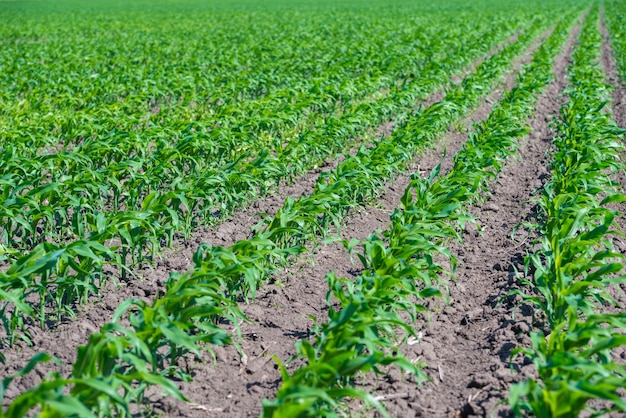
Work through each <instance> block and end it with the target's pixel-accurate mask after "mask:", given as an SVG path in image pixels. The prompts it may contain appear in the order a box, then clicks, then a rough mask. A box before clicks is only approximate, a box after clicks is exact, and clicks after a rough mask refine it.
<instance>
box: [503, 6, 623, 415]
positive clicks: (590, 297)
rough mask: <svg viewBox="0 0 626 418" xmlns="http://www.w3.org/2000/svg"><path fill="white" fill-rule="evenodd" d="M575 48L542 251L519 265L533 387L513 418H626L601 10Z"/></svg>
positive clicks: (543, 213) (519, 393)
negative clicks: (586, 417) (585, 416)
mask: <svg viewBox="0 0 626 418" xmlns="http://www.w3.org/2000/svg"><path fill="white" fill-rule="evenodd" d="M579 41H580V43H579V45H578V47H577V48H576V50H575V51H574V53H573V55H572V63H571V65H570V67H569V68H568V75H569V82H570V84H571V88H570V89H568V90H567V96H568V101H567V103H566V104H565V105H564V106H563V107H562V109H561V118H560V120H559V121H558V136H557V137H555V138H554V140H553V141H554V147H555V150H554V153H553V161H552V163H551V165H550V168H551V172H552V175H551V178H550V180H549V181H548V183H547V184H546V185H545V186H544V188H543V190H542V193H541V197H540V198H539V199H538V200H537V203H538V206H539V208H540V215H539V220H540V222H539V223H538V224H537V225H536V229H537V232H538V233H539V235H540V239H539V240H538V242H537V244H539V246H540V248H539V249H538V250H537V251H535V252H533V253H531V254H529V255H528V256H527V257H526V259H525V277H526V278H525V279H523V280H522V282H523V283H524V284H525V285H526V286H525V288H524V289H523V290H522V291H521V292H519V294H521V295H522V297H523V300H524V302H525V303H526V304H528V305H530V306H532V307H533V308H534V309H535V310H536V312H537V314H536V315H535V324H534V327H535V329H536V331H535V332H533V333H532V334H531V341H532V343H531V347H530V348H520V349H518V353H523V354H524V355H525V356H527V357H528V358H529V359H530V360H531V361H532V363H533V364H534V366H535V368H536V370H537V377H536V378H528V379H527V380H526V381H524V382H522V383H520V384H517V385H515V386H514V387H513V388H512V389H511V393H510V403H511V406H512V408H513V410H514V412H515V413H516V414H517V415H518V416H525V415H527V414H529V413H532V414H533V415H535V416H537V417H571V416H580V415H581V414H582V413H583V411H586V413H590V414H591V416H599V415H602V414H606V413H608V412H611V411H622V412H623V411H626V401H624V397H623V392H622V390H623V388H624V387H625V385H626V367H625V366H624V364H623V362H621V361H620V360H619V359H617V358H616V354H615V350H616V349H618V348H620V347H623V346H624V345H626V336H625V335H624V331H626V314H624V313H623V312H621V311H622V307H621V306H616V301H615V299H614V294H613V295H612V293H611V292H612V291H615V292H622V290H620V289H619V285H620V284H623V283H624V282H625V281H626V275H625V274H624V260H625V258H626V256H625V255H624V254H622V253H620V252H619V251H617V250H616V249H615V246H614V244H613V238H615V237H618V236H623V235H622V232H620V231H619V230H618V227H617V226H616V224H615V218H616V217H617V216H622V214H621V213H619V212H618V211H617V210H616V209H614V208H615V204H616V203H620V202H624V201H626V196H624V194H623V191H622V189H621V187H620V185H619V184H618V183H616V182H615V181H614V180H612V177H613V176H615V174H616V173H617V172H618V171H623V170H624V168H625V167H624V164H623V163H621V162H620V154H623V152H624V151H625V149H624V146H623V145H622V143H621V141H622V140H623V135H624V133H625V131H624V130H621V129H619V128H618V127H617V126H616V125H615V123H614V122H613V121H611V116H610V114H608V113H607V112H606V111H605V109H604V107H605V105H606V104H607V102H608V101H609V100H610V94H609V86H607V85H606V84H605V83H604V79H605V75H604V73H603V71H602V69H601V68H600V67H599V66H598V65H597V63H598V61H599V56H600V55H599V54H600V48H601V36H600V33H599V30H598V7H597V5H596V6H594V8H593V10H592V11H591V12H590V13H589V15H588V17H587V19H586V21H585V23H584V25H583V28H582V32H581V34H580V38H579ZM611 307H616V308H617V311H613V312H618V313H612V310H611ZM592 400H600V401H602V402H599V403H593V402H591V403H590V401H592Z"/></svg>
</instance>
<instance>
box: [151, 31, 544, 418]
mask: <svg viewBox="0 0 626 418" xmlns="http://www.w3.org/2000/svg"><path fill="white" fill-rule="evenodd" d="M549 33H550V32H549V31H548V32H546V33H545V34H544V35H542V37H541V38H540V39H538V40H537V42H535V44H534V45H533V46H532V47H531V48H529V50H528V51H527V53H526V54H524V56H523V57H522V58H520V59H518V60H516V62H515V64H514V71H512V72H511V73H509V74H508V75H507V76H506V77H505V80H503V82H502V83H501V85H500V86H499V87H498V88H497V89H494V91H493V92H492V94H491V95H490V96H489V97H487V98H486V99H485V100H484V101H483V102H482V104H481V105H480V106H479V107H478V108H477V109H476V110H475V111H474V112H473V114H472V115H471V116H470V117H468V118H467V119H466V120H465V123H464V128H463V129H462V131H463V132H458V131H452V132H451V133H450V134H449V135H447V136H446V137H445V138H444V140H443V141H442V142H441V143H439V144H438V145H437V147H436V148H434V149H433V150H431V151H430V152H427V153H425V154H423V155H422V156H420V157H418V158H417V159H416V160H415V161H414V163H413V165H412V167H411V169H412V170H409V171H417V172H420V173H421V174H423V175H427V174H428V172H430V170H431V169H432V168H433V167H434V166H435V165H437V164H439V163H442V170H443V171H444V172H445V171H447V170H449V169H450V168H451V165H452V155H453V154H454V153H455V152H456V151H458V150H459V149H460V148H461V146H462V144H463V142H464V141H465V140H466V138H467V133H466V132H465V129H467V127H468V125H469V124H471V123H472V122H478V121H480V120H483V119H485V118H486V117H487V115H488V114H489V113H490V112H491V108H492V105H493V103H495V102H496V101H497V100H498V99H499V97H500V95H501V94H502V92H503V91H504V90H506V89H509V88H511V87H512V86H513V85H514V80H515V75H516V72H517V70H519V68H520V66H521V65H522V64H525V63H527V62H529V60H530V58H531V55H532V52H534V50H535V49H536V48H537V47H538V45H539V42H540V40H541V39H544V38H545V37H546V36H547V35H548V34H549ZM444 149H445V150H446V155H447V156H446V158H443V157H442V154H443V151H444ZM534 163H536V161H534ZM409 181H410V176H409V175H401V176H399V177H398V178H397V179H396V180H395V181H394V182H393V184H391V185H390V186H389V187H388V188H387V189H386V190H385V192H384V194H383V195H382V196H381V198H380V199H379V200H378V201H377V202H376V204H375V205H373V206H369V207H367V208H366V209H364V210H362V211H360V212H359V213H356V214H353V215H352V216H349V217H348V218H347V219H346V225H345V226H344V228H343V229H342V231H341V235H342V237H343V238H344V239H348V240H349V239H351V238H359V239H363V238H365V237H367V235H368V234H370V233H371V232H372V231H374V230H375V229H377V228H384V227H385V226H386V225H387V224H388V222H389V214H390V213H391V212H392V211H393V209H394V208H396V207H397V206H398V204H399V202H400V198H401V196H402V194H403V192H404V190H405V188H406V187H407V185H408V183H409ZM355 268H356V267H355V266H353V264H352V263H351V260H350V257H349V255H348V254H347V252H346V250H345V249H344V248H343V247H342V245H341V244H339V243H334V244H329V245H325V246H322V247H321V248H319V249H318V250H317V251H316V252H315V253H314V254H310V255H309V257H308V258H306V259H302V260H300V261H299V262H297V263H296V264H295V265H293V266H291V267H289V268H288V269H286V271H285V272H283V273H282V274H280V275H278V277H277V278H276V282H275V283H273V284H270V285H266V286H264V287H263V288H262V289H261V290H260V291H259V293H258V296H257V299H256V300H255V301H252V302H251V303H250V304H249V305H247V306H244V307H243V310H244V312H245V313H246V315H247V316H248V317H249V318H250V319H252V320H253V321H254V322H253V323H251V324H243V325H242V328H241V329H242V333H243V341H242V342H241V348H242V350H243V352H244V353H245V356H244V357H243V358H242V357H241V356H240V355H239V354H238V353H237V351H236V350H235V349H234V348H233V347H224V348H218V349H217V350H216V354H217V362H216V363H215V364H213V363H212V361H211V359H210V357H209V356H208V355H207V356H205V357H206V358H205V362H206V363H207V364H203V365H197V366H195V367H194V368H193V370H194V381H193V382H190V383H183V384H182V385H181V388H182V390H183V393H185V395H186V396H188V397H189V398H190V399H191V401H192V402H191V403H189V404H186V403H181V402H177V401H175V400H173V399H171V398H162V399H158V397H157V398H155V403H154V405H153V406H154V408H155V410H156V411H158V412H161V413H162V414H164V415H166V416H188V417H196V416H197V417H200V416H206V415H207V412H209V413H213V414H212V415H214V416H233V417H237V416H258V414H259V412H260V409H261V402H262V399H264V398H271V397H273V395H274V394H275V393H276V390H277V389H278V387H279V385H280V374H279V372H278V370H277V367H276V365H275V363H274V361H273V360H272V355H276V356H277V357H278V358H280V359H281V361H283V362H284V361H286V360H287V359H289V357H290V356H291V355H293V354H294V352H295V349H294V344H295V342H297V341H299V340H301V339H303V338H307V337H308V334H309V330H310V327H311V325H312V321H311V319H310V317H309V316H311V317H315V318H317V319H318V320H325V318H326V316H327V307H326V303H325V296H326V292H327V290H328V287H327V284H326V281H325V280H324V277H325V275H326V273H327V272H328V271H329V270H332V271H334V272H335V273H336V274H337V275H343V276H346V277H351V276H353V275H354V274H356V273H357V272H356V271H355ZM294 366H295V364H292V365H291V367H289V369H290V370H291V369H293V367H294ZM398 382H399V381H398ZM398 382H396V383H398ZM398 412H399V414H398V415H396V416H406V415H405V413H406V412H407V411H398ZM413 412H414V411H413ZM394 415H395V414H394Z"/></svg>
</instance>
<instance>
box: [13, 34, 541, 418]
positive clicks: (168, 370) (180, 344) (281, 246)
mask: <svg viewBox="0 0 626 418" xmlns="http://www.w3.org/2000/svg"><path fill="white" fill-rule="evenodd" d="M527 36H528V38H527V39H525V40H524V41H523V42H524V43H528V42H530V41H531V40H532V36H530V35H527ZM514 45H516V46H514ZM522 45H523V43H522V44H513V45H512V46H509V47H507V48H505V49H504V50H503V51H502V52H501V53H500V54H497V55H495V56H493V57H491V58H490V59H488V60H487V61H485V62H484V63H483V64H482V65H481V66H479V67H478V68H477V70H476V72H475V73H473V74H471V75H470V76H468V77H467V78H466V79H465V81H464V82H463V83H461V84H460V85H459V86H457V87H456V88H455V89H453V90H452V91H451V92H450V93H449V94H448V96H447V97H446V99H445V100H444V102H441V103H438V104H436V105H433V107H432V109H431V110H430V111H429V110H428V109H426V110H422V111H419V112H417V113H416V114H414V115H412V116H411V117H410V120H409V122H408V123H407V124H406V126H405V127H404V129H403V130H407V129H412V131H411V134H399V133H396V134H395V135H393V136H392V137H393V138H394V140H393V141H395V143H396V144H397V145H398V147H399V146H400V140H403V141H404V143H403V144H402V145H403V147H404V149H403V150H402V151H401V152H395V153H394V151H393V149H394V148H392V147H391V145H392V144H393V142H391V140H388V139H383V140H380V141H378V142H377V144H376V145H378V146H380V144H383V145H385V147H384V148H383V147H381V148H380V149H381V150H383V149H384V150H385V152H384V153H383V152H382V151H376V150H377V149H379V148H378V147H374V148H372V149H370V150H367V149H362V150H360V151H359V153H357V156H354V157H349V158H348V159H347V160H346V161H345V162H344V163H342V164H340V165H339V167H338V168H337V170H336V174H334V176H335V177H336V178H337V180H336V181H335V183H334V184H337V186H333V185H332V184H333V183H330V182H329V181H328V179H327V178H326V177H323V178H322V179H321V180H320V183H319V187H318V188H317V189H316V193H318V194H317V195H315V194H314V195H313V196H317V197H315V198H311V199H312V200H310V201H311V202H318V204H320V205H322V206H324V207H327V208H331V207H329V204H330V203H329V202H328V201H333V202H334V201H335V200H339V201H341V202H343V207H340V208H339V209H341V210H340V213H344V212H345V211H346V210H347V209H349V208H351V207H354V206H355V205H357V204H363V202H364V200H363V199H364V196H367V195H372V192H371V191H368V192H367V193H366V194H362V193H356V194H355V193H354V189H353V188H350V187H347V185H348V184H349V182H350V181H353V179H354V177H355V175H356V174H357V173H358V170H361V171H360V172H361V174H362V176H368V175H370V173H371V172H372V167H373V166H375V165H376V164H378V165H383V164H384V165H385V166H386V168H385V170H384V173H385V174H386V175H387V178H388V177H389V176H391V175H392V174H393V173H394V171H396V170H397V169H398V168H399V167H400V166H401V164H399V163H398V158H400V157H399V155H401V156H402V158H404V159H405V160H404V161H405V163H406V161H408V158H409V157H408V155H409V150H411V151H415V152H416V151H417V150H418V149H419V147H420V146H423V145H420V144H418V143H417V142H419V141H424V140H426V139H428V138H429V136H430V135H432V136H434V135H435V132H433V131H432V130H431V131H428V129H433V128H429V127H430V126H431V125H430V123H429V122H430V121H432V120H433V119H435V118H437V120H438V123H437V124H436V125H435V126H436V129H438V130H439V133H443V132H444V131H445V129H446V128H447V126H448V125H449V124H450V123H451V122H452V121H454V120H455V119H457V118H458V117H460V116H461V115H462V114H464V113H465V112H466V111H467V110H468V109H469V107H470V106H471V105H474V104H475V103H477V101H478V99H479V97H480V96H481V95H483V94H485V92H487V91H489V86H492V85H493V84H494V83H495V79H497V77H498V76H499V75H501V74H502V73H503V72H504V71H505V70H506V68H507V66H508V63H509V62H510V60H511V59H512V58H513V57H514V56H515V54H516V53H519V52H520V51H521V50H522V49H523V46H522ZM462 93H465V94H462ZM442 109H443V111H442ZM437 115H441V116H437ZM420 120H421V122H418V121H420ZM418 126H420V127H421V129H422V130H423V131H424V133H423V134H422V133H420V131H419V130H418ZM410 127H412V128H410ZM422 135H424V137H422ZM409 144H413V145H409ZM407 149H408V150H407ZM374 153H379V154H378V155H385V154H388V155H389V157H388V158H389V159H387V160H384V159H382V158H377V159H369V158H368V156H369V155H372V154H374ZM355 162H358V163H359V164H356V166H355ZM378 176H381V175H380V174H379V175H378ZM379 184H380V183H378V181H374V182H370V183H369V185H368V184H366V185H362V186H360V187H362V188H363V189H368V188H374V187H376V186H377V185H379ZM329 187H331V188H332V190H334V193H333V194H326V193H328V192H327V191H328V189H329ZM320 193H324V194H320ZM293 206H294V201H293V200H288V201H287V202H286V204H285V208H287V209H289V208H291V207H293ZM285 208H284V209H283V210H281V211H280V213H279V214H278V215H277V216H276V218H274V219H273V220H268V221H267V222H265V224H264V225H262V226H261V227H260V229H259V230H258V231H257V233H256V234H255V235H254V236H253V238H251V239H249V240H243V241H239V242H237V243H235V244H234V245H233V246H231V247H229V248H223V247H210V246H202V247H201V248H200V249H199V250H198V252H197V253H196V255H195V257H194V263H195V265H196V268H195V269H194V270H193V271H190V272H187V273H185V274H182V275H181V274H173V275H172V276H171V279H170V281H169V282H168V284H167V286H166V290H165V294H163V295H160V296H159V297H158V298H157V299H156V300H154V301H153V302H152V303H151V304H148V303H146V302H144V301H140V300H135V299H133V300H129V301H127V302H126V303H124V304H123V305H122V306H121V307H120V308H119V309H118V311H117V312H116V314H115V316H114V318H113V321H112V322H111V323H109V324H107V325H105V326H104V327H103V328H102V329H101V330H100V332H99V333H96V334H93V335H92V336H91V337H90V340H89V342H88V344H87V345H86V346H83V347H81V348H80V349H79V351H78V355H77V360H76V362H75V364H74V366H73V371H72V375H71V377H69V378H66V379H62V378H61V377H60V376H54V375H53V376H51V377H50V378H49V379H46V380H44V382H42V383H41V384H40V385H38V386H37V387H35V388H33V389H32V390H30V391H28V392H26V393H23V394H21V395H19V396H18V397H17V398H15V400H13V402H12V403H10V404H9V405H8V407H7V409H6V410H5V411H6V412H5V414H6V415H7V416H13V414H15V413H16V412H14V411H18V410H19V411H27V410H30V409H31V408H33V407H36V406H39V407H41V408H42V409H43V410H46V411H47V413H50V414H54V413H56V414H61V415H63V414H65V413H67V412H66V411H73V412H77V411H78V410H79V408H80V411H82V412H81V413H86V412H85V411H91V413H97V414H99V415H118V414H119V415H127V414H129V411H131V409H130V405H131V404H132V403H133V402H135V403H139V404H140V403H141V401H142V397H143V395H144V393H145V390H146V389H147V387H149V386H151V385H160V386H162V387H163V388H164V389H165V390H166V391H167V393H169V394H170V395H172V396H178V397H180V398H182V395H181V394H180V393H179V392H178V391H177V389H176V386H175V385H174V383H173V382H172V381H171V380H170V379H173V378H189V376H188V375H187V374H186V372H185V371H183V370H181V369H180V368H178V367H177V361H178V360H179V359H180V358H181V356H185V355H199V353H200V351H201V350H206V349H208V350H210V346H207V343H209V344H218V345H219V344H225V343H229V342H231V339H232V337H231V336H230V335H229V334H228V333H226V332H225V331H224V330H223V329H222V328H221V327H220V326H219V324H220V322H221V321H225V320H227V321H229V322H231V323H234V324H237V321H238V320H242V319H243V316H242V314H241V312H240V311H239V309H238V308H237V305H236V303H235V301H237V300H240V299H241V298H242V297H243V298H247V297H253V296H254V291H255V289H256V287H257V286H258V284H259V283H261V282H262V281H263V280H265V279H267V278H268V277H269V275H270V274H271V271H272V268H275V266H278V265H281V264H284V263H285V262H287V260H288V259H289V258H290V257H292V256H294V255H297V254H298V253H300V252H301V251H303V250H304V248H303V247H302V246H301V245H302V244H304V243H305V242H306V240H305V239H304V237H305V236H306V237H307V239H309V240H310V239H314V234H315V233H317V234H320V233H323V232H324V228H323V227H322V226H323V225H325V224H324V223H323V222H322V221H321V217H320V214H319V212H315V213H312V214H310V215H309V216H307V215H306V212H305V210H309V207H308V206H302V209H300V211H298V212H291V213H290V215H289V217H287V216H286V213H287V209H285ZM332 208H334V206H333V207H332ZM335 220H336V221H337V222H339V219H335ZM329 226H332V223H330V224H329V225H326V228H328V227H329ZM124 320H127V321H128V322H129V323H130V327H124V326H123V325H122V324H123V323H124ZM47 359H48V358H47V357H46V356H45V355H42V356H39V357H36V358H34V359H33V360H32V361H33V363H32V364H30V365H28V367H27V368H26V369H25V371H24V373H25V372H27V371H28V369H30V368H32V367H33V364H35V363H36V362H38V361H44V360H47ZM12 378H13V377H11V379H12ZM96 382H97V384H96ZM8 383H10V381H7V384H8ZM67 393H69V394H70V396H69V398H71V399H73V400H74V401H73V402H74V404H72V405H68V403H67V399H68V395H67ZM34 395H35V396H34ZM114 395H115V396H114ZM61 406H63V407H67V408H68V409H67V410H62V409H60V408H61Z"/></svg>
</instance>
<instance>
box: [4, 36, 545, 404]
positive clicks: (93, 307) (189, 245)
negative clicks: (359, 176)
mask: <svg viewBox="0 0 626 418" xmlns="http://www.w3.org/2000/svg"><path fill="white" fill-rule="evenodd" d="M544 36H545V35H544ZM516 38H517V35H514V36H513V37H511V38H509V39H508V40H506V41H505V42H504V43H505V44H506V43H509V42H514V41H515V40H516ZM499 48H501V46H500V45H499V46H496V47H495V48H494V50H493V51H496V50H498V49H499ZM493 51H492V52H493ZM482 59H484V58H479V59H477V60H476V61H475V62H474V63H472V64H471V65H470V66H468V67H467V68H466V69H464V70H463V71H462V73H463V74H467V73H468V72H470V71H471V69H473V68H475V67H476V66H477V65H478V64H479V62H480V61H481V60H482ZM442 98H443V89H440V90H438V91H435V92H433V93H432V94H431V95H430V96H429V98H428V99H426V100H424V101H423V102H422V103H421V106H424V107H427V106H430V105H432V104H433V103H435V102H436V101H438V100H441V99H442ZM392 129H393V121H389V122H388V123H385V124H383V125H381V126H380V127H378V128H376V129H375V132H376V134H377V135H379V136H381V137H384V136H389V135H390V133H391V131H392ZM357 141H358V140H357ZM357 150H358V147H354V148H352V149H351V150H350V152H349V154H355V153H356V151H357ZM344 158H345V156H343V155H339V156H338V157H336V158H333V159H331V160H329V161H327V162H325V163H324V164H323V165H322V166H321V167H318V168H316V169H314V170H312V171H310V172H308V173H306V174H305V175H302V176H300V177H299V178H298V179H296V180H295V181H294V182H293V183H292V184H286V183H285V184H282V185H281V186H280V187H279V188H278V190H277V193H274V194H272V195H269V196H267V197H265V198H262V199H259V200H257V201H255V202H252V203H251V205H250V206H249V207H247V208H245V209H243V210H240V211H237V212H236V213H235V214H233V216H231V217H229V218H228V219H227V220H225V221H224V222H222V223H220V224H219V225H217V226H215V227H211V228H206V229H202V230H198V231H195V233H194V235H193V237H192V239H191V240H184V239H179V240H177V242H176V243H175V244H174V245H173V248H174V249H172V250H168V251H166V253H164V254H163V255H162V256H161V257H160V258H158V259H157V260H156V263H155V265H154V266H152V267H150V266H143V267H141V268H139V269H137V270H136V271H135V274H136V276H137V277H136V278H131V279H129V280H127V281H126V282H122V283H119V284H118V285H117V286H115V287H114V286H113V285H111V286H109V287H110V288H107V289H104V291H103V295H102V296H101V297H100V299H99V300H97V301H95V302H94V303H91V304H88V305H86V306H83V307H81V308H80V311H79V314H78V316H77V318H76V319H75V320H70V319H67V320H65V321H64V322H62V323H60V324H58V325H57V326H56V328H54V329H50V330H41V329H39V328H38V327H31V328H30V330H29V331H30V333H31V334H32V336H33V338H32V341H33V345H32V346H28V345H27V344H25V343H19V342H18V343H16V345H15V346H14V347H13V348H10V349H4V350H3V355H5V357H6V358H7V362H6V363H5V364H0V376H8V375H10V374H12V373H15V372H17V371H18V370H20V369H21V368H22V367H23V366H24V365H25V364H26V362H27V361H28V360H29V359H30V358H31V357H32V356H33V355H35V354H36V353H39V352H46V353H48V354H50V355H52V356H54V357H57V358H58V359H59V360H61V363H60V365H55V364H53V363H48V364H43V365H40V366H38V367H36V368H35V370H34V372H33V373H31V374H30V375H27V376H25V377H22V378H20V379H17V380H16V381H14V382H13V384H12V385H11V386H10V387H9V389H8V390H7V393H6V397H5V399H12V398H14V397H15V396H16V395H17V394H19V393H21V392H23V391H24V390H27V389H29V388H31V387H33V386H34V385H36V384H37V383H38V382H39V381H40V380H41V379H42V378H43V377H44V376H45V375H46V374H47V373H48V372H50V371H58V372H60V373H61V374H62V375H67V374H69V373H70V370H71V369H70V365H71V364H72V363H73V362H74V359H75V355H76V348H77V347H78V346H79V345H82V344H85V343H86V342H87V340H88V337H89V335H90V334H92V333H95V332H98V329H99V328H100V327H101V326H102V325H104V324H105V323H106V322H108V321H109V320H110V319H111V318H112V316H113V312H114V311H115V309H116V308H117V307H118V306H119V305H120V303H121V302H123V301H124V300H126V299H128V298H133V297H135V298H141V299H144V300H146V301H149V300H151V299H153V298H154V297H155V296H156V294H157V292H158V291H159V289H162V288H163V286H164V282H165V280H167V278H168V276H169V273H170V272H176V273H182V272H185V271H188V270H190V269H191V268H192V267H193V263H192V256H193V254H194V252H195V251H196V249H197V248H198V247H199V246H200V244H202V243H208V244H210V245H222V246H229V245H232V244H233V243H234V242H236V241H237V240H240V239H245V238H248V237H249V234H250V228H251V227H252V226H254V225H255V224H256V223H257V222H258V221H259V220H260V219H261V216H260V215H259V214H262V213H267V214H269V215H272V214H275V213H276V212H277V211H278V209H279V208H280V207H282V205H283V204H284V202H285V200H286V198H287V197H293V198H298V197H300V196H304V195H307V194H310V193H311V192H312V191H313V188H314V186H315V183H316V181H317V178H318V176H319V174H320V173H321V172H325V171H330V170H332V169H333V168H335V167H336V166H337V164H338V163H339V162H341V161H342V160H343V159H344ZM112 274H113V275H115V273H112ZM291 346H293V344H291ZM217 352H218V355H219V354H220V353H221V352H222V349H220V348H218V349H217ZM192 407H193V406H192Z"/></svg>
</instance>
